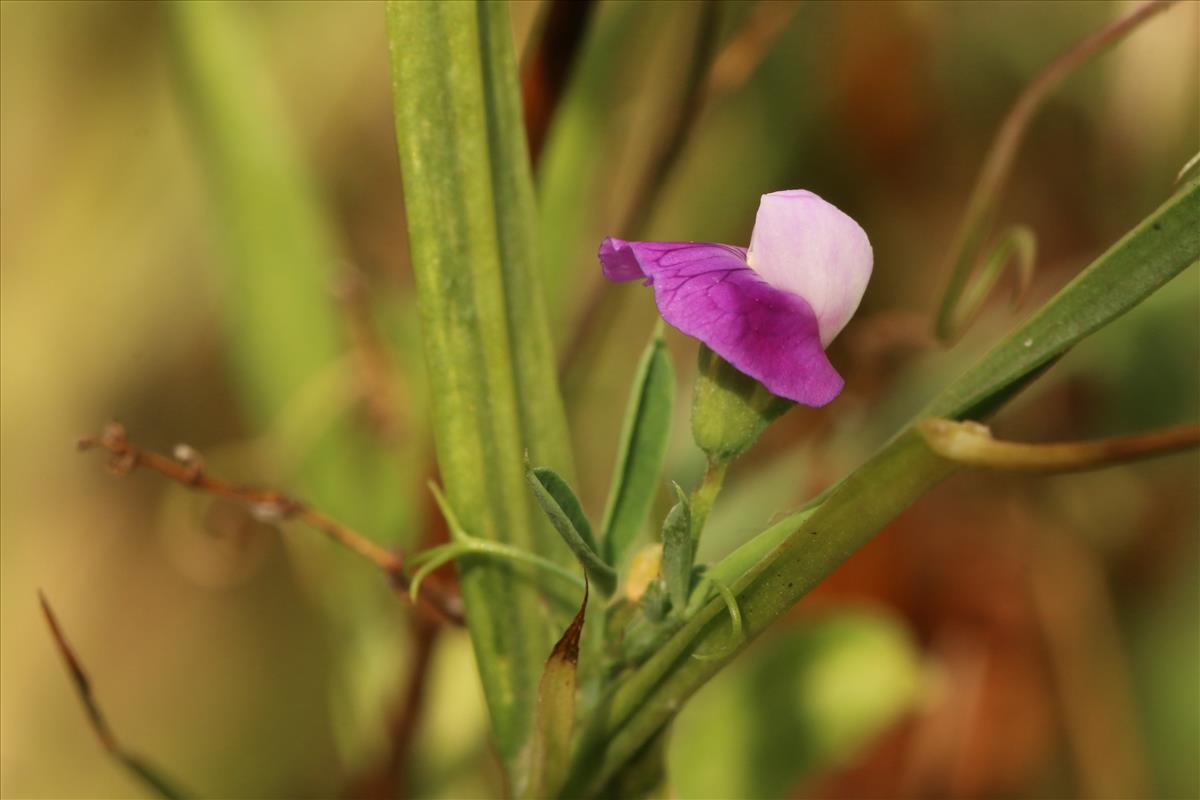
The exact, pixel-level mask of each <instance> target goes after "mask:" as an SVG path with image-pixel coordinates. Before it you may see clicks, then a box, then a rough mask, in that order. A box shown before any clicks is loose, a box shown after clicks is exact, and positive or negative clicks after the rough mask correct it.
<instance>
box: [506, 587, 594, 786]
mask: <svg viewBox="0 0 1200 800" xmlns="http://www.w3.org/2000/svg"><path fill="white" fill-rule="evenodd" d="M587 604H588V593H587V589H586V587H585V589H584V592H583V603H582V605H580V606H579V613H578V614H576V615H575V619H573V620H572V621H571V624H570V625H569V626H568V627H567V629H566V630H565V631H563V635H562V638H560V639H559V640H558V643H557V644H555V645H554V649H553V650H552V651H551V652H550V657H549V658H548V659H546V667H545V669H544V670H542V680H541V682H540V683H539V684H538V705H537V717H536V719H535V720H534V725H533V739H532V740H531V741H530V745H529V761H528V767H527V773H526V774H525V775H524V776H523V780H524V784H525V785H524V787H523V789H524V791H522V792H521V793H520V796H521V797H525V798H530V800H533V799H534V798H546V797H553V796H554V795H555V794H557V792H558V789H559V787H561V786H562V784H563V781H564V780H565V779H566V775H567V766H568V765H569V764H570V759H571V734H572V732H573V731H574V728H575V687H576V683H577V673H578V671H579V639H580V637H581V636H582V634H583V620H584V616H585V615H586V613H587Z"/></svg>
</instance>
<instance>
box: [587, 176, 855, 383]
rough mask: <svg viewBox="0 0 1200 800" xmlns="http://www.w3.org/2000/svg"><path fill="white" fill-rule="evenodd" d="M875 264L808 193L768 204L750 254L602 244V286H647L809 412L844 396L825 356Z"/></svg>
mask: <svg viewBox="0 0 1200 800" xmlns="http://www.w3.org/2000/svg"><path fill="white" fill-rule="evenodd" d="M872 261H873V255H872V252H871V243H870V242H869V241H868V240H867V234H866V233H865V232H864V231H863V229H862V228H861V227H859V225H858V223H857V222H855V221H854V220H852V219H851V218H850V217H848V216H847V215H846V214H844V213H842V212H841V211H840V210H838V209H837V208H836V207H835V206H833V205H831V204H830V203H827V202H825V201H824V200H822V199H821V198H820V197H818V196H817V195H815V194H813V193H812V192H809V191H806V190H804V189H792V190H789V191H783V192H773V193H771V194H766V195H763V197H762V201H761V202H760V203H759V206H758V217H757V218H756V219H755V223H754V232H753V233H752V234H751V236H750V247H749V248H748V249H747V248H742V247H734V246H733V245H728V244H710V243H705V242H626V241H624V240H621V239H614V238H612V237H609V238H607V239H605V240H604V241H603V243H601V245H600V264H601V266H602V267H603V269H604V275H605V277H607V278H608V279H609V280H613V281H631V280H636V279H638V278H644V279H645V281H646V284H645V285H647V286H653V287H654V300H655V303H656V304H657V305H658V310H659V312H660V313H661V314H662V317H663V319H665V320H666V321H667V322H668V323H669V324H671V325H672V326H674V327H675V328H677V329H679V330H680V331H682V332H683V333H685V334H687V335H688V336H693V337H695V338H697V339H699V340H700V341H702V342H704V343H705V344H706V345H708V346H709V347H710V348H711V349H712V350H713V351H714V352H715V353H717V355H719V356H721V357H722V358H724V359H725V360H726V361H728V362H729V363H730V364H732V365H733V366H734V367H736V368H737V369H738V370H740V371H741V372H743V373H745V374H746V375H749V376H750V377H752V378H754V379H756V380H757V381H759V382H760V383H762V384H763V385H764V386H765V387H767V389H768V390H769V391H770V392H771V393H772V394H776V395H778V396H780V397H786V398H788V399H789V400H794V401H795V402H797V403H801V404H803V405H806V406H823V405H825V404H826V403H828V402H829V401H831V400H833V398H835V397H837V395H838V393H839V392H841V390H842V386H843V385H844V383H845V382H844V381H843V380H842V376H841V375H839V374H838V373H837V370H835V369H834V368H833V365H832V364H830V363H829V359H828V358H826V356H825V348H826V347H828V346H829V343H830V342H832V341H833V338H834V337H835V336H837V335H838V333H840V332H841V330H842V328H844V327H845V326H846V323H847V322H849V321H850V317H851V316H853V315H854V311H855V309H857V308H858V303H859V301H860V300H861V299H862V295H863V292H864V291H865V290H866V288H867V281H868V279H870V277H871V265H872Z"/></svg>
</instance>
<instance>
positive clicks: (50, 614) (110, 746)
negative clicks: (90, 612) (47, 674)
mask: <svg viewBox="0 0 1200 800" xmlns="http://www.w3.org/2000/svg"><path fill="white" fill-rule="evenodd" d="M38 601H39V602H40V603H41V605H42V615H43V616H44V617H45V618H46V625H47V626H49V628H50V635H51V636H52V637H53V638H54V644H55V646H56V647H57V648H58V654H59V655H60V656H61V657H62V660H63V663H65V664H66V665H67V671H68V672H70V674H71V682H72V683H73V684H74V685H75V691H76V693H77V694H78V695H79V701H80V702H81V703H82V704H83V709H84V711H86V712H87V717H88V724H89V725H90V726H91V728H92V731H93V732H95V734H96V738H97V739H99V740H100V744H102V745H103V746H104V749H105V751H106V752H107V753H108V754H109V755H111V756H112V757H113V758H115V759H116V760H117V761H118V762H119V763H120V764H121V765H122V766H123V767H125V769H127V770H129V772H131V773H132V774H133V775H134V776H135V777H137V779H138V780H140V781H141V782H142V783H144V784H146V786H148V787H149V788H150V789H152V790H153V791H154V792H155V793H156V794H157V795H158V796H160V797H164V798H168V800H172V799H173V798H182V797H185V796H186V794H185V793H183V792H180V791H178V790H177V789H176V788H175V785H176V784H175V782H174V781H168V780H166V779H165V778H163V777H162V774H161V773H160V772H159V771H158V770H157V769H154V768H153V767H151V766H149V765H148V764H147V763H146V762H145V761H143V760H142V759H140V758H138V757H137V756H135V755H134V754H132V753H130V752H129V751H128V750H126V749H125V748H123V747H122V746H121V745H120V743H119V742H118V741H117V737H116V735H115V734H113V731H112V728H110V727H109V725H108V720H107V719H105V717H104V714H103V713H102V712H101V711H100V706H99V705H98V704H97V703H96V696H95V695H94V694H93V693H92V683H91V681H90V680H89V679H88V676H87V673H86V672H84V669H83V665H82V664H81V663H80V662H79V657H78V656H77V655H75V651H74V649H72V647H71V645H70V644H69V643H68V642H67V638H66V636H65V635H63V632H62V627H61V626H60V625H59V624H58V617H56V616H55V615H54V610H53V609H52V608H50V603H49V602H48V601H47V600H46V595H45V594H43V593H42V592H41V590H38Z"/></svg>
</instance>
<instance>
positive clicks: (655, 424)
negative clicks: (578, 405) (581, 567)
mask: <svg viewBox="0 0 1200 800" xmlns="http://www.w3.org/2000/svg"><path fill="white" fill-rule="evenodd" d="M674 408H675V368H674V367H673V366H671V356H670V354H669V353H668V352H667V343H666V341H665V340H664V339H663V336H662V333H661V331H658V332H656V333H655V334H654V336H653V337H652V338H651V339H650V343H649V344H648V345H647V346H646V352H645V353H644V354H643V355H642V361H641V363H640V364H639V366H638V371H637V376H636V377H635V378H634V381H633V389H632V390H631V391H630V394H629V405H628V407H627V408H626V411H625V424H624V426H623V428H622V430H621V443H620V445H619V449H618V451H617V463H616V466H615V467H614V468H613V478H612V486H611V488H610V489H609V494H608V506H607V508H606V509H605V511H604V525H603V530H604V536H603V539H602V541H603V546H604V554H605V560H607V561H608V563H609V564H612V565H613V566H615V567H618V568H620V567H621V566H622V565H623V564H624V562H625V559H626V558H627V557H628V555H629V552H630V548H631V547H632V546H633V544H634V543H635V542H636V541H637V537H638V534H639V533H641V530H642V527H643V526H644V525H645V523H646V517H647V515H648V514H649V513H650V506H651V504H652V503H653V502H654V494H655V492H657V490H658V481H659V477H660V475H661V474H662V468H663V460H664V459H665V458H666V455H667V443H668V441H669V440H670V437H671V413H672V411H673V410H674Z"/></svg>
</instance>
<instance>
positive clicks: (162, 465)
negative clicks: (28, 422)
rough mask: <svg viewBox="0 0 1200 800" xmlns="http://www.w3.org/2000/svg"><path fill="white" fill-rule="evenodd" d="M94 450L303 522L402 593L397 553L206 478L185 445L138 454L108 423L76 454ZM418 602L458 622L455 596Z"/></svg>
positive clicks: (429, 595)
mask: <svg viewBox="0 0 1200 800" xmlns="http://www.w3.org/2000/svg"><path fill="white" fill-rule="evenodd" d="M94 448H102V449H104V450H107V451H108V452H109V453H111V454H112V458H111V459H110V460H109V469H111V470H112V471H113V472H115V473H117V474H119V475H126V474H128V473H130V472H132V471H133V470H135V469H137V468H138V467H145V468H147V469H150V470H153V471H154V472H157V473H159V474H161V475H164V476H165V477H167V478H170V479H171V480H173V481H175V482H177V483H180V484H183V485H184V486H186V487H188V488H189V489H194V490H196V491H200V492H205V493H207V494H212V495H216V496H218V497H226V498H229V499H231V500H236V501H238V502H240V503H243V504H245V505H246V507H247V508H248V509H249V510H250V512H251V513H252V514H253V515H254V516H255V517H256V518H257V519H259V520H261V521H263V522H287V521H292V520H298V521H300V522H303V523H305V524H306V525H308V526H309V527H311V528H315V529H316V530H319V531H321V532H322V533H324V534H325V535H326V536H328V537H329V538H330V539H333V540H334V541H335V542H337V543H338V544H340V545H342V546H343V547H346V548H347V549H349V550H351V551H353V552H355V553H357V554H358V555H360V556H362V557H363V558H365V559H367V560H368V561H370V562H372V563H373V564H375V565H376V566H377V567H379V568H380V569H382V570H383V571H384V572H385V573H387V575H388V577H389V578H390V579H391V581H392V583H393V585H395V586H396V587H397V588H398V589H401V590H405V593H407V589H408V575H407V574H406V573H405V571H404V558H403V556H402V555H401V554H399V553H396V552H393V551H391V550H388V549H387V548H385V547H382V546H381V545H379V544H376V543H375V542H373V541H371V540H370V539H368V538H367V537H365V536H363V535H362V534H360V533H358V532H356V531H354V530H351V529H350V528H348V527H346V526H345V525H342V524H341V523H339V522H337V521H336V520H334V519H332V518H330V517H328V516H327V515H325V514H324V513H322V512H321V511H319V510H317V509H315V508H312V507H310V506H308V505H306V504H305V503H303V502H301V501H299V500H297V499H295V498H293V497H290V496H288V495H286V494H284V493H282V492H279V491H276V490H274V489H259V488H255V487H250V486H242V485H240V484H236V483H232V482H230V481H227V480H223V479H221V478H217V477H214V476H212V475H209V474H208V473H206V472H205V471H204V463H203V461H202V459H201V458H200V457H199V455H198V454H197V453H196V452H195V451H194V450H192V448H190V447H188V446H187V445H179V446H178V447H176V448H175V453H174V455H175V457H174V458H171V457H168V456H165V455H162V454H161V453H156V452H154V451H152V450H143V449H141V448H139V447H138V446H136V445H135V444H133V443H132V442H130V441H129V439H128V438H127V437H126V434H125V427H124V426H123V425H121V424H120V423H118V422H110V423H109V424H108V425H106V426H105V427H104V431H103V433H101V435H100V436H98V437H86V438H83V439H80V440H79V449H80V450H91V449H94ZM418 599H419V601H420V602H422V603H424V604H426V605H428V606H429V607H430V608H431V609H433V610H434V611H436V612H437V613H438V615H439V616H440V617H441V618H443V619H445V620H446V621H447V622H451V623H454V624H457V625H461V624H463V609H462V603H461V601H460V600H459V599H458V598H457V597H455V596H452V595H448V594H445V593H443V592H441V591H440V590H438V589H437V588H436V586H433V585H430V586H428V587H426V586H425V585H422V587H421V592H420V594H419V595H418Z"/></svg>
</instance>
